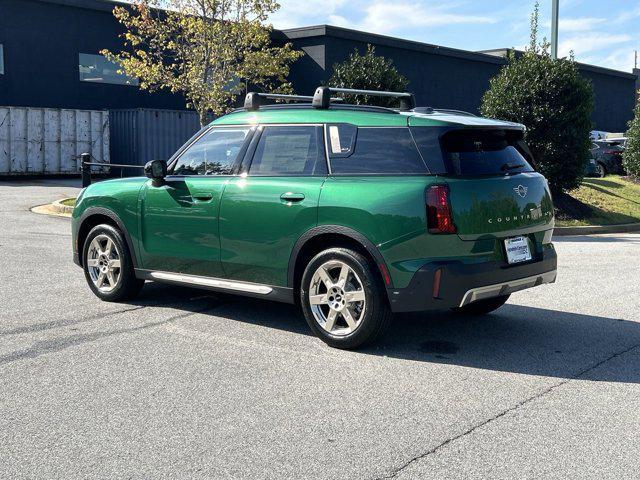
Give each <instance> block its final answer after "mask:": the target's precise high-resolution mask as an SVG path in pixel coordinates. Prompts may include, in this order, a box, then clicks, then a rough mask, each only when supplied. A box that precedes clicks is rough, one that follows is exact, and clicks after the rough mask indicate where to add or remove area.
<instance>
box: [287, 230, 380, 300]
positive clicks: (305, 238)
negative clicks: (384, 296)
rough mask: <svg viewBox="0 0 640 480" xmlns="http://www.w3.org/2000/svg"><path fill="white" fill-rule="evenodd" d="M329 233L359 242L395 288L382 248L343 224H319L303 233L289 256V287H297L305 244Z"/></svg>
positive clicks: (378, 269)
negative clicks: (297, 273) (297, 269)
mask: <svg viewBox="0 0 640 480" xmlns="http://www.w3.org/2000/svg"><path fill="white" fill-rule="evenodd" d="M327 234H337V235H342V236H345V237H348V238H350V239H351V240H354V241H355V242H358V243H359V244H360V245H361V246H362V247H364V249H365V250H366V251H367V252H368V253H369V254H370V255H371V256H372V257H373V258H374V259H375V261H376V269H377V271H378V272H379V273H380V276H381V277H382V278H383V279H385V278H389V284H388V285H386V287H387V288H393V279H392V278H391V276H390V275H389V268H388V267H387V263H386V261H385V259H384V257H383V256H382V254H381V253H380V250H378V248H377V247H376V246H375V245H374V243H373V242H372V241H371V240H369V239H368V238H367V237H365V236H364V235H363V234H362V233H360V232H358V231H356V230H354V229H352V228H349V227H345V226H342V225H318V226H317V227H314V228H311V229H309V230H307V231H306V232H305V233H303V234H302V235H301V236H300V237H299V238H298V240H297V241H296V243H295V244H294V246H293V249H292V250H291V255H290V256H289V266H288V269H287V287H289V288H295V287H296V286H295V270H296V262H297V260H298V256H299V255H300V252H301V251H302V250H303V248H304V246H305V245H306V244H307V243H308V242H310V241H311V240H313V239H314V238H317V237H319V236H321V235H327ZM382 268H384V269H385V270H386V273H385V272H383V271H382Z"/></svg>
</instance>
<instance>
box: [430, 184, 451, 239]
mask: <svg viewBox="0 0 640 480" xmlns="http://www.w3.org/2000/svg"><path fill="white" fill-rule="evenodd" d="M427 227H428V229H429V233H456V226H455V224H454V223H453V217H452V215H451V206H450V205H449V187H448V186H446V185H433V186H431V187H429V189H428V190H427Z"/></svg>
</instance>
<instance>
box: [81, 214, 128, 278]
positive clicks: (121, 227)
mask: <svg viewBox="0 0 640 480" xmlns="http://www.w3.org/2000/svg"><path fill="white" fill-rule="evenodd" d="M96 215H102V216H105V217H108V218H109V219H111V220H112V221H113V222H114V223H115V224H116V226H117V227H118V229H119V230H120V231H121V232H122V235H123V236H124V240H125V242H127V248H128V249H129V253H131V261H132V262H133V267H134V268H138V267H139V264H138V257H137V255H136V250H135V248H134V245H133V240H132V239H131V235H129V231H128V230H127V228H126V227H125V225H124V222H123V221H122V220H121V219H120V217H119V216H118V214H117V213H115V212H114V211H113V210H110V209H108V208H105V207H89V208H87V209H86V210H85V211H84V212H82V215H80V218H79V219H78V231H77V235H80V231H81V229H82V226H83V225H84V223H85V222H86V221H87V220H88V219H89V218H91V217H93V216H96ZM74 242H75V243H76V245H77V250H78V260H79V261H80V265H82V264H83V262H84V259H83V258H82V257H83V251H82V250H83V249H84V245H78V238H75V239H74Z"/></svg>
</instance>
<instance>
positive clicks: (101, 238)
mask: <svg viewBox="0 0 640 480" xmlns="http://www.w3.org/2000/svg"><path fill="white" fill-rule="evenodd" d="M82 253H83V254H82V260H83V261H82V269H83V270H84V276H85V278H86V279H87V283H88V284H89V288H91V291H93V293H94V294H95V295H96V296H97V297H98V298H100V299H101V300H104V301H107V302H120V301H123V300H130V299H132V298H134V297H135V296H136V295H138V293H140V290H141V289H142V287H143V286H144V280H140V279H138V278H136V276H135V273H134V270H133V261H132V259H131V252H129V248H128V247H127V244H126V242H125V241H124V238H123V236H122V233H121V232H120V231H119V230H118V229H116V228H114V227H112V226H111V225H107V224H102V225H98V226H96V227H93V229H91V231H90V232H89V235H87V238H86V240H85V242H84V247H83V250H82ZM118 262H119V267H118V266H117V265H118ZM112 282H113V284H112Z"/></svg>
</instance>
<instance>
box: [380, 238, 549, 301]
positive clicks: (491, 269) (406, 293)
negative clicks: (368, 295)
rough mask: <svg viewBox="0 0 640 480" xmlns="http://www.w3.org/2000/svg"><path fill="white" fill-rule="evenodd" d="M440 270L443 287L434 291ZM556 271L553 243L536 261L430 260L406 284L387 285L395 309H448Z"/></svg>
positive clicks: (541, 279)
mask: <svg viewBox="0 0 640 480" xmlns="http://www.w3.org/2000/svg"><path fill="white" fill-rule="evenodd" d="M438 270H440V274H439V275H440V288H439V291H438V289H437V288H436V289H435V291H434V281H435V278H436V277H437V275H436V272H437V271H438ZM556 273H557V255H556V252H555V249H554V248H553V247H552V246H551V247H549V248H547V249H546V250H545V251H544V253H542V254H539V255H538V258H537V259H536V261H534V262H529V263H525V264H522V265H505V264H504V263H503V262H484V263H477V264H465V263H463V262H459V261H449V262H432V263H428V264H426V265H424V266H423V267H422V268H420V270H418V271H417V272H416V273H415V274H414V276H413V279H412V280H411V283H410V284H409V286H408V287H407V288H402V289H388V290H387V293H388V296H389V301H390V303H391V309H392V310H393V311H394V312H419V311H425V310H439V309H449V308H455V307H461V306H464V305H468V304H469V303H472V302H475V301H478V300H483V299H485V298H491V297H497V296H500V295H506V294H509V293H513V292H517V291H518V290H524V289H526V288H531V287H536V286H538V285H542V284H544V283H553V282H555V280H556ZM434 294H435V295H436V296H435V297H434Z"/></svg>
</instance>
